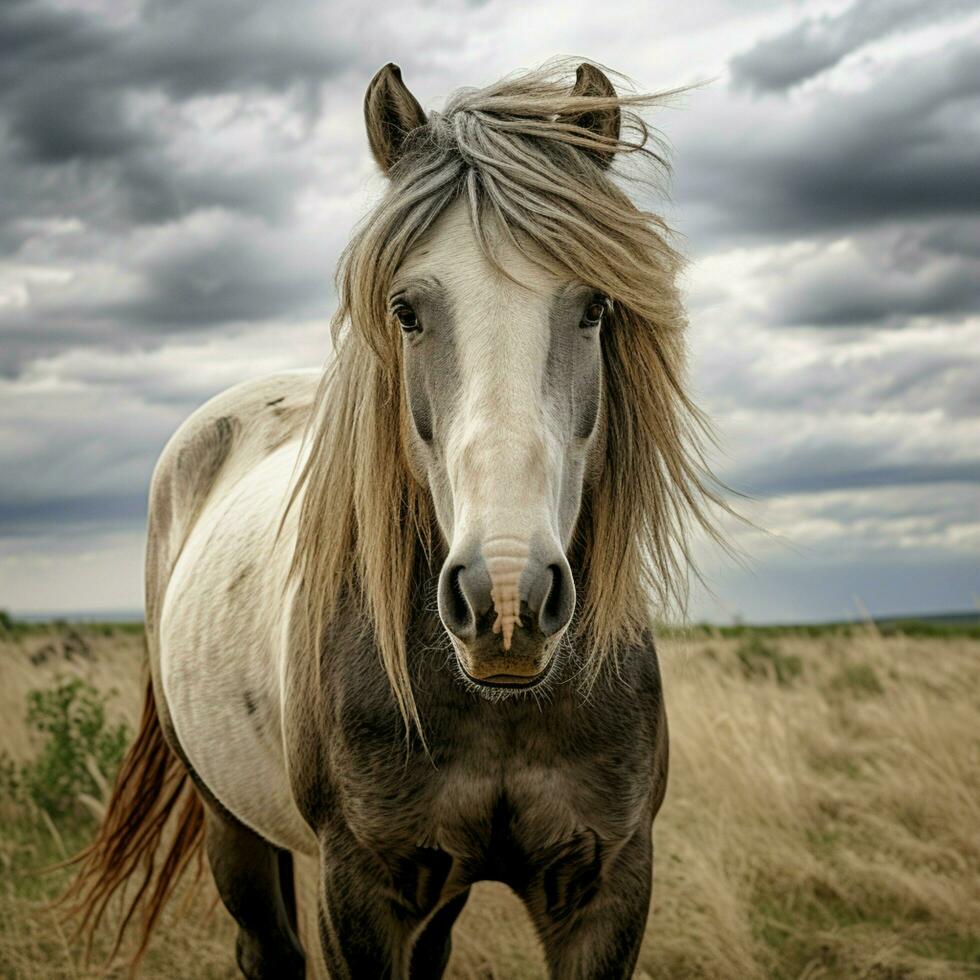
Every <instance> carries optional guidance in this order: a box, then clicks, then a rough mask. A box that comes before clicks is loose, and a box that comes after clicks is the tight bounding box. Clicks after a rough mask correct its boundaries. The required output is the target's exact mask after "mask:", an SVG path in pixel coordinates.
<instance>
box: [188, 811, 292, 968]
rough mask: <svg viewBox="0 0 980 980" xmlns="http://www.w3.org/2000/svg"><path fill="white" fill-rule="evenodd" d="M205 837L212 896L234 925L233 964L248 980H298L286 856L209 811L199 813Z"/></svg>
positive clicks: (288, 856)
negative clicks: (218, 899) (213, 889)
mask: <svg viewBox="0 0 980 980" xmlns="http://www.w3.org/2000/svg"><path fill="white" fill-rule="evenodd" d="M205 831H206V838H207V852H208V862H209V863H210V865H211V873H212V874H213V875H214V881H215V884H216V885H217V886H218V894H219V895H221V900H222V902H224V904H225V908H227V909H228V911H229V912H230V913H231V914H232V917H233V918H234V919H235V921H236V922H237V923H238V939H237V940H236V942H235V958H236V959H237V961H238V967H239V969H240V970H241V971H242V974H243V975H244V976H245V977H247V978H248V980H266V978H273V977H274V978H283V980H291V978H292V980H302V978H303V977H304V976H305V975H306V968H305V965H304V956H303V948H302V946H300V943H299V939H298V938H297V936H296V896H295V893H294V892H293V880H292V879H293V876H292V861H293V859H292V855H291V854H289V853H288V852H286V851H280V850H279V849H278V848H276V847H273V845H272V844H270V843H268V842H267V841H265V840H263V839H262V838H261V837H259V836H258V834H256V833H254V832H253V831H251V830H249V829H248V828H247V827H245V826H244V825H243V824H241V823H239V822H238V821H237V820H235V819H234V818H233V817H231V816H230V815H227V814H224V813H219V812H218V811H217V810H216V809H214V808H213V807H211V806H208V807H207V808H206V809H205ZM284 870H285V871H286V872H287V873H286V874H283V871H284ZM284 886H286V887H284ZM284 892H285V894H284Z"/></svg>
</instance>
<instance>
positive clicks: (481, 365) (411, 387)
mask: <svg viewBox="0 0 980 980" xmlns="http://www.w3.org/2000/svg"><path fill="white" fill-rule="evenodd" d="M494 254H495V255H496V257H497V261H498V262H499V263H500V266H501V268H502V269H503V270H504V271H505V272H506V274H504V273H503V272H502V271H501V269H497V268H495V267H494V265H493V263H492V262H490V261H489V260H488V259H487V257H486V255H485V254H484V252H483V250H482V249H481V248H480V246H479V243H478V242H477V240H476V237H475V235H474V232H473V229H472V226H471V224H470V219H469V215H468V211H467V209H466V208H465V206H464V205H463V204H457V205H454V206H453V207H451V208H449V209H448V210H447V212H446V213H445V214H444V215H443V216H442V217H441V218H440V219H439V221H438V222H437V223H436V225H435V226H434V228H433V229H432V231H431V232H430V233H429V234H428V235H427V236H426V238H425V240H424V241H423V242H421V243H420V244H419V245H417V246H416V247H415V248H414V249H413V250H412V252H411V253H410V254H409V255H408V257H407V258H406V261H405V262H404V264H403V265H402V267H401V269H400V270H399V273H398V274H397V276H396V277H395V280H394V282H393V284H392V289H391V293H390V297H389V301H390V306H391V310H392V315H393V318H394V321H395V323H396V324H397V325H398V326H399V328H400V329H401V331H402V335H403V345H404V358H403V363H404V390H405V396H406V401H407V407H408V415H409V417H410V419H411V425H410V429H411V436H410V455H411V458H412V461H413V466H414V468H415V470H416V472H417V474H418V475H419V476H420V478H422V479H424V480H426V481H427V482H428V485H429V488H430V490H431V493H432V499H433V502H434V505H435V511H436V515H437V518H438V521H439V525H440V527H441V529H442V532H443V534H444V535H445V539H446V542H447V545H448V552H449V554H448V558H447V559H446V562H445V564H444V566H443V568H442V571H441V574H440V578H439V613H440V616H441V617H442V622H443V624H444V626H445V628H446V630H447V631H448V633H449V636H450V638H451V639H452V642H453V646H454V647H455V650H456V653H457V656H458V659H459V664H460V666H461V667H462V669H463V671H464V672H465V674H466V677H467V678H468V679H470V680H471V681H473V682H475V683H477V684H479V685H482V686H486V687H496V688H503V689H515V688H527V687H530V686H533V685H535V684H537V683H538V682H540V681H541V680H542V679H543V678H544V677H545V674H546V672H547V669H548V667H549V664H550V663H551V661H552V657H553V654H554V651H555V648H556V646H557V643H558V641H559V639H560V638H561V636H562V634H563V633H564V632H565V630H566V629H567V627H568V624H569V621H570V620H571V618H572V613H573V611H574V608H575V585H574V582H573V580H572V574H571V570H570V568H569V564H568V559H567V557H566V550H567V549H568V547H569V543H570V540H571V537H572V534H573V531H574V529H575V523H576V519H577V517H578V512H579V507H580V503H581V499H582V488H583V483H584V481H585V478H586V471H587V468H588V462H589V459H590V457H591V454H590V450H591V448H592V446H593V443H594V442H595V437H596V431H597V429H598V427H599V426H598V423H599V418H600V411H601V404H602V397H601V395H602V360H601V354H600V346H599V334H600V331H601V329H602V318H603V314H604V313H605V310H606V306H607V305H608V304H607V301H606V300H605V299H604V297H602V296H599V295H597V294H596V292H595V291H594V290H593V289H590V288H589V287H588V286H586V285H584V284H582V283H574V282H567V281H562V280H560V279H558V278H557V277H555V276H554V275H552V274H551V273H549V272H547V271H546V270H545V269H543V268H542V267H541V266H539V265H538V264H536V263H534V262H533V261H531V260H530V259H529V258H527V257H526V256H525V255H522V254H521V252H520V251H519V250H518V249H517V248H515V247H514V246H513V245H512V244H510V243H505V242H498V243H497V244H496V246H495V248H494Z"/></svg>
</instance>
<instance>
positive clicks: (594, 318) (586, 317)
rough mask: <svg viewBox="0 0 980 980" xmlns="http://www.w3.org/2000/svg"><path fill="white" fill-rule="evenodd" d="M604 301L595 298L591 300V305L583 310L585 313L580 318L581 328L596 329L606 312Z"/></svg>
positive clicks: (603, 299)
mask: <svg viewBox="0 0 980 980" xmlns="http://www.w3.org/2000/svg"><path fill="white" fill-rule="evenodd" d="M606 303H607V301H606V299H605V298H604V297H603V298H598V297H597V298H596V299H593V300H592V302H591V303H589V305H588V306H587V307H586V308H585V313H584V314H583V316H582V326H583V327H597V326H599V324H600V323H602V317H603V315H604V314H605V312H606Z"/></svg>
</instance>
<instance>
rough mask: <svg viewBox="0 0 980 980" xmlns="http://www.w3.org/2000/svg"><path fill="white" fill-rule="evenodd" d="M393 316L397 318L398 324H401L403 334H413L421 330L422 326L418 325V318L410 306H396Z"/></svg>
mask: <svg viewBox="0 0 980 980" xmlns="http://www.w3.org/2000/svg"><path fill="white" fill-rule="evenodd" d="M395 316H396V317H397V318H398V322H399V323H400V324H401V327H402V330H404V331H405V333H415V332H416V331H417V330H421V329H422V325H421V324H420V323H419V318H418V316H417V315H416V313H415V310H413V309H412V308H411V307H410V306H405V305H402V306H398V307H396V308H395Z"/></svg>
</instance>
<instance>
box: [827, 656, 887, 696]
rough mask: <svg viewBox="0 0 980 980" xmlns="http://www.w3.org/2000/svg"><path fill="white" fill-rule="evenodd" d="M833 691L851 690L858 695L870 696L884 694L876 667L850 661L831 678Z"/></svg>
mask: <svg viewBox="0 0 980 980" xmlns="http://www.w3.org/2000/svg"><path fill="white" fill-rule="evenodd" d="M830 689H831V690H832V691H849V692H851V693H852V694H856V695H857V696H858V697H868V696H874V695H878V694H883V693H884V691H885V689H884V688H883V687H882V686H881V681H880V680H879V679H878V674H877V673H876V671H875V669H874V667H872V666H871V664H866V663H849V664H846V665H845V666H844V667H842V668H841V669H840V670H839V671H837V673H836V674H834V676H833V677H832V678H831V680H830Z"/></svg>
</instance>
